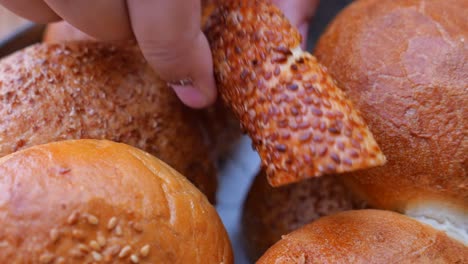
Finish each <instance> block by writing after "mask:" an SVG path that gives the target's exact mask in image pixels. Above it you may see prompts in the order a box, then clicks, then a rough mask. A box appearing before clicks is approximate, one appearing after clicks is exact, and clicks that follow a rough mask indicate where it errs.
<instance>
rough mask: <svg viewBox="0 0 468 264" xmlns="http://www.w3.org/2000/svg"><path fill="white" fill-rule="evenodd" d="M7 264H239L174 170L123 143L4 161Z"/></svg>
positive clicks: (0, 234)
mask: <svg viewBox="0 0 468 264" xmlns="http://www.w3.org/2000/svg"><path fill="white" fill-rule="evenodd" d="M0 175H1V176H0V226H1V227H2V228H0V245H1V250H0V262H1V263H96V262H98V261H97V260H100V262H99V263H136V262H135V260H136V259H138V260H139V261H140V262H144V263H221V262H223V263H233V260H232V252H231V247H230V243H229V239H228V237H227V233H226V231H225V230H224V227H223V225H222V222H221V220H220V219H219V217H218V215H217V213H216V211H215V209H214V208H213V207H212V206H211V205H210V204H209V202H208V201H207V199H206V198H205V196H204V195H202V194H201V192H199V191H198V190H197V189H196V188H195V187H194V186H193V185H192V184H190V183H189V182H188V181H187V180H186V179H185V178H184V177H182V176H181V175H180V174H179V173H177V172H176V171H175V170H173V169H172V168H170V167H169V166H168V165H166V164H164V163H163V162H161V161H159V160H158V159H156V158H154V157H153V156H151V155H149V154H147V153H145V152H143V151H141V150H138V149H136V148H133V147H130V146H128V145H124V144H118V143H113V142H109V141H98V140H77V141H62V142H58V143H50V144H47V145H40V146H35V147H32V148H29V149H26V150H23V151H19V152H16V153H14V154H11V155H9V156H5V157H3V158H1V159H0Z"/></svg>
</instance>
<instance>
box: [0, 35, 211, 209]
mask: <svg viewBox="0 0 468 264" xmlns="http://www.w3.org/2000/svg"><path fill="white" fill-rule="evenodd" d="M0 102H2V105H1V106H0V116H1V117H2V118H0V156H4V155H7V154H9V153H12V152H14V151H17V150H20V149H23V148H25V147H29V146H33V145H38V144H43V143H48V142H53V141H58V140H65V139H82V138H89V139H109V140H112V141H117V142H123V143H127V144H129V145H132V146H135V147H138V148H140V149H143V150H145V151H147V152H149V153H151V154H153V155H155V156H156V157H158V158H160V159H161V160H163V161H165V162H167V163H168V164H169V165H170V166H172V167H173V168H175V169H176V170H177V171H179V172H180V173H182V174H183V175H184V176H186V177H187V178H188V179H189V180H190V181H192V182H193V183H194V184H195V185H196V186H197V187H198V188H200V189H201V190H202V191H203V193H205V194H206V195H207V196H208V197H209V199H210V200H211V201H214V199H215V192H216V186H217V184H216V182H217V179H216V171H215V168H214V165H213V162H212V159H211V158H210V151H209V149H208V145H207V144H206V142H204V141H203V138H204V136H203V133H202V131H201V129H200V127H199V124H198V122H197V121H196V118H195V117H194V115H195V113H193V112H192V111H190V109H188V108H187V107H185V106H184V105H182V103H181V102H180V101H179V100H178V98H177V97H176V95H175V93H173V91H172V90H171V89H170V88H169V87H167V86H166V84H165V83H164V82H162V81H161V80H160V79H159V78H158V77H157V76H156V75H155V74H154V73H153V71H152V70H151V68H150V67H149V65H147V63H146V62H145V60H144V59H143V56H142V55H141V54H140V53H139V51H138V50H137V49H136V48H135V47H133V46H131V45H112V44H104V43H85V42H80V43H67V44H38V45H34V46H32V47H29V48H27V49H25V50H22V51H19V52H17V53H15V54H13V55H11V56H9V57H7V58H5V59H3V60H1V61H0Z"/></svg>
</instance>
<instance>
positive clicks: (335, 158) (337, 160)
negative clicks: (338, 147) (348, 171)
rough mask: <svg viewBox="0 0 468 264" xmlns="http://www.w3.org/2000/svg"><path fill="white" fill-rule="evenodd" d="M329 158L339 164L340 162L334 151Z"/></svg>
mask: <svg viewBox="0 0 468 264" xmlns="http://www.w3.org/2000/svg"><path fill="white" fill-rule="evenodd" d="M330 158H331V159H332V160H333V161H334V162H336V163H337V164H340V163H341V159H340V156H338V154H336V153H334V152H333V153H331V154H330Z"/></svg>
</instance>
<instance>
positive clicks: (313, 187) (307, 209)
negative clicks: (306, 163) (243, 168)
mask: <svg viewBox="0 0 468 264" xmlns="http://www.w3.org/2000/svg"><path fill="white" fill-rule="evenodd" d="M362 208H366V204H365V203H364V202H362V201H359V200H358V199H357V198H356V197H354V196H353V195H352V194H351V193H350V191H349V190H347V189H346V187H345V186H344V185H343V184H342V182H341V181H340V179H339V178H338V177H337V176H333V175H330V176H327V177H320V178H312V179H308V180H304V181H301V182H299V183H294V184H290V185H287V186H281V187H271V186H270V184H268V181H267V179H266V176H265V172H264V171H260V173H259V174H258V175H257V177H256V178H255V180H254V182H253V184H252V186H251V187H250V190H249V193H248V196H247V199H246V200H245V203H244V210H243V215H242V234H243V238H244V243H245V250H246V251H247V253H248V256H249V258H250V260H251V261H252V262H254V261H255V260H257V259H258V258H259V257H260V256H261V255H263V253H265V251H266V250H267V249H268V248H269V247H271V246H272V245H273V244H275V243H276V242H277V241H278V240H280V239H281V236H282V235H285V234H289V233H290V232H292V231H294V230H296V229H298V228H300V227H302V226H303V225H306V224H308V223H310V222H312V221H314V220H316V219H318V218H320V217H323V216H327V215H330V214H335V213H338V212H341V211H346V210H352V209H362Z"/></svg>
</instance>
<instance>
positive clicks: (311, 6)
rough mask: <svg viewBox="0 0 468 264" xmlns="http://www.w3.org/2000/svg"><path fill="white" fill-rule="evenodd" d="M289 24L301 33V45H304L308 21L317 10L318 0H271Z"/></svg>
mask: <svg viewBox="0 0 468 264" xmlns="http://www.w3.org/2000/svg"><path fill="white" fill-rule="evenodd" d="M273 3H274V4H275V5H276V6H277V7H279V8H280V9H281V10H282V11H283V13H284V15H285V16H286V17H287V18H288V19H289V21H290V22H291V24H292V25H293V26H295V27H297V29H298V30H299V33H301V35H302V47H303V48H304V47H305V46H306V41H307V31H308V30H309V21H310V19H311V18H312V17H313V16H314V14H315V11H316V10H317V7H318V4H319V0H273Z"/></svg>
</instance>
